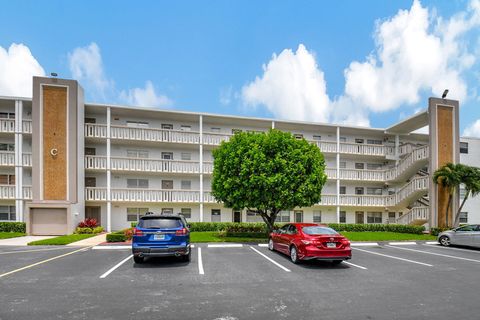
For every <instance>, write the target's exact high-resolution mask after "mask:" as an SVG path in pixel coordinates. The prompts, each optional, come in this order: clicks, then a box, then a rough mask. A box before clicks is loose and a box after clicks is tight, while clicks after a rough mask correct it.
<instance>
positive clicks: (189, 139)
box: [111, 126, 200, 143]
mask: <svg viewBox="0 0 480 320" xmlns="http://www.w3.org/2000/svg"><path fill="white" fill-rule="evenodd" d="M111 130H112V131H111V137H112V139H122V140H139V141H155V142H174V143H199V141H200V134H199V133H198V132H193V131H177V130H167V129H154V128H132V127H126V126H112V127H111Z"/></svg>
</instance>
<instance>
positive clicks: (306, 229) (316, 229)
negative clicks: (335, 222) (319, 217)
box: [302, 226, 338, 235]
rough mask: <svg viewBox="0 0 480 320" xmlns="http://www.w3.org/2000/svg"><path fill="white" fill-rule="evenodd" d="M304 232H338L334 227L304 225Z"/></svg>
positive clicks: (311, 233)
mask: <svg viewBox="0 0 480 320" xmlns="http://www.w3.org/2000/svg"><path fill="white" fill-rule="evenodd" d="M302 231H303V233H306V234H310V235H317V234H318V235H320V234H338V232H337V231H335V230H333V229H332V228H327V227H315V226H312V227H303V228H302Z"/></svg>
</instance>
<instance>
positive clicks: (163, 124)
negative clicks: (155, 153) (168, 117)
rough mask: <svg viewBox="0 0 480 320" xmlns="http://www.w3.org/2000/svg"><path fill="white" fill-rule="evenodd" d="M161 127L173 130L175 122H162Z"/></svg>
mask: <svg viewBox="0 0 480 320" xmlns="http://www.w3.org/2000/svg"><path fill="white" fill-rule="evenodd" d="M161 128H162V129H163V130H173V124H171V123H162V125H161Z"/></svg>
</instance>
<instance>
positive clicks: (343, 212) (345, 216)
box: [340, 211, 347, 223]
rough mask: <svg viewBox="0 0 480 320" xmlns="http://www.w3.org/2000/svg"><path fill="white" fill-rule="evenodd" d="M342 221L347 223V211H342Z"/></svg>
mask: <svg viewBox="0 0 480 320" xmlns="http://www.w3.org/2000/svg"><path fill="white" fill-rule="evenodd" d="M340 223H347V212H346V211H340Z"/></svg>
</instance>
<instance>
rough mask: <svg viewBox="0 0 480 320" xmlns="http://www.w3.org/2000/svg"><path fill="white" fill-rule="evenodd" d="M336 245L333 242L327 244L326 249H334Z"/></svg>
mask: <svg viewBox="0 0 480 320" xmlns="http://www.w3.org/2000/svg"><path fill="white" fill-rule="evenodd" d="M336 247H337V244H336V243H335V242H327V248H336Z"/></svg>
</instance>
